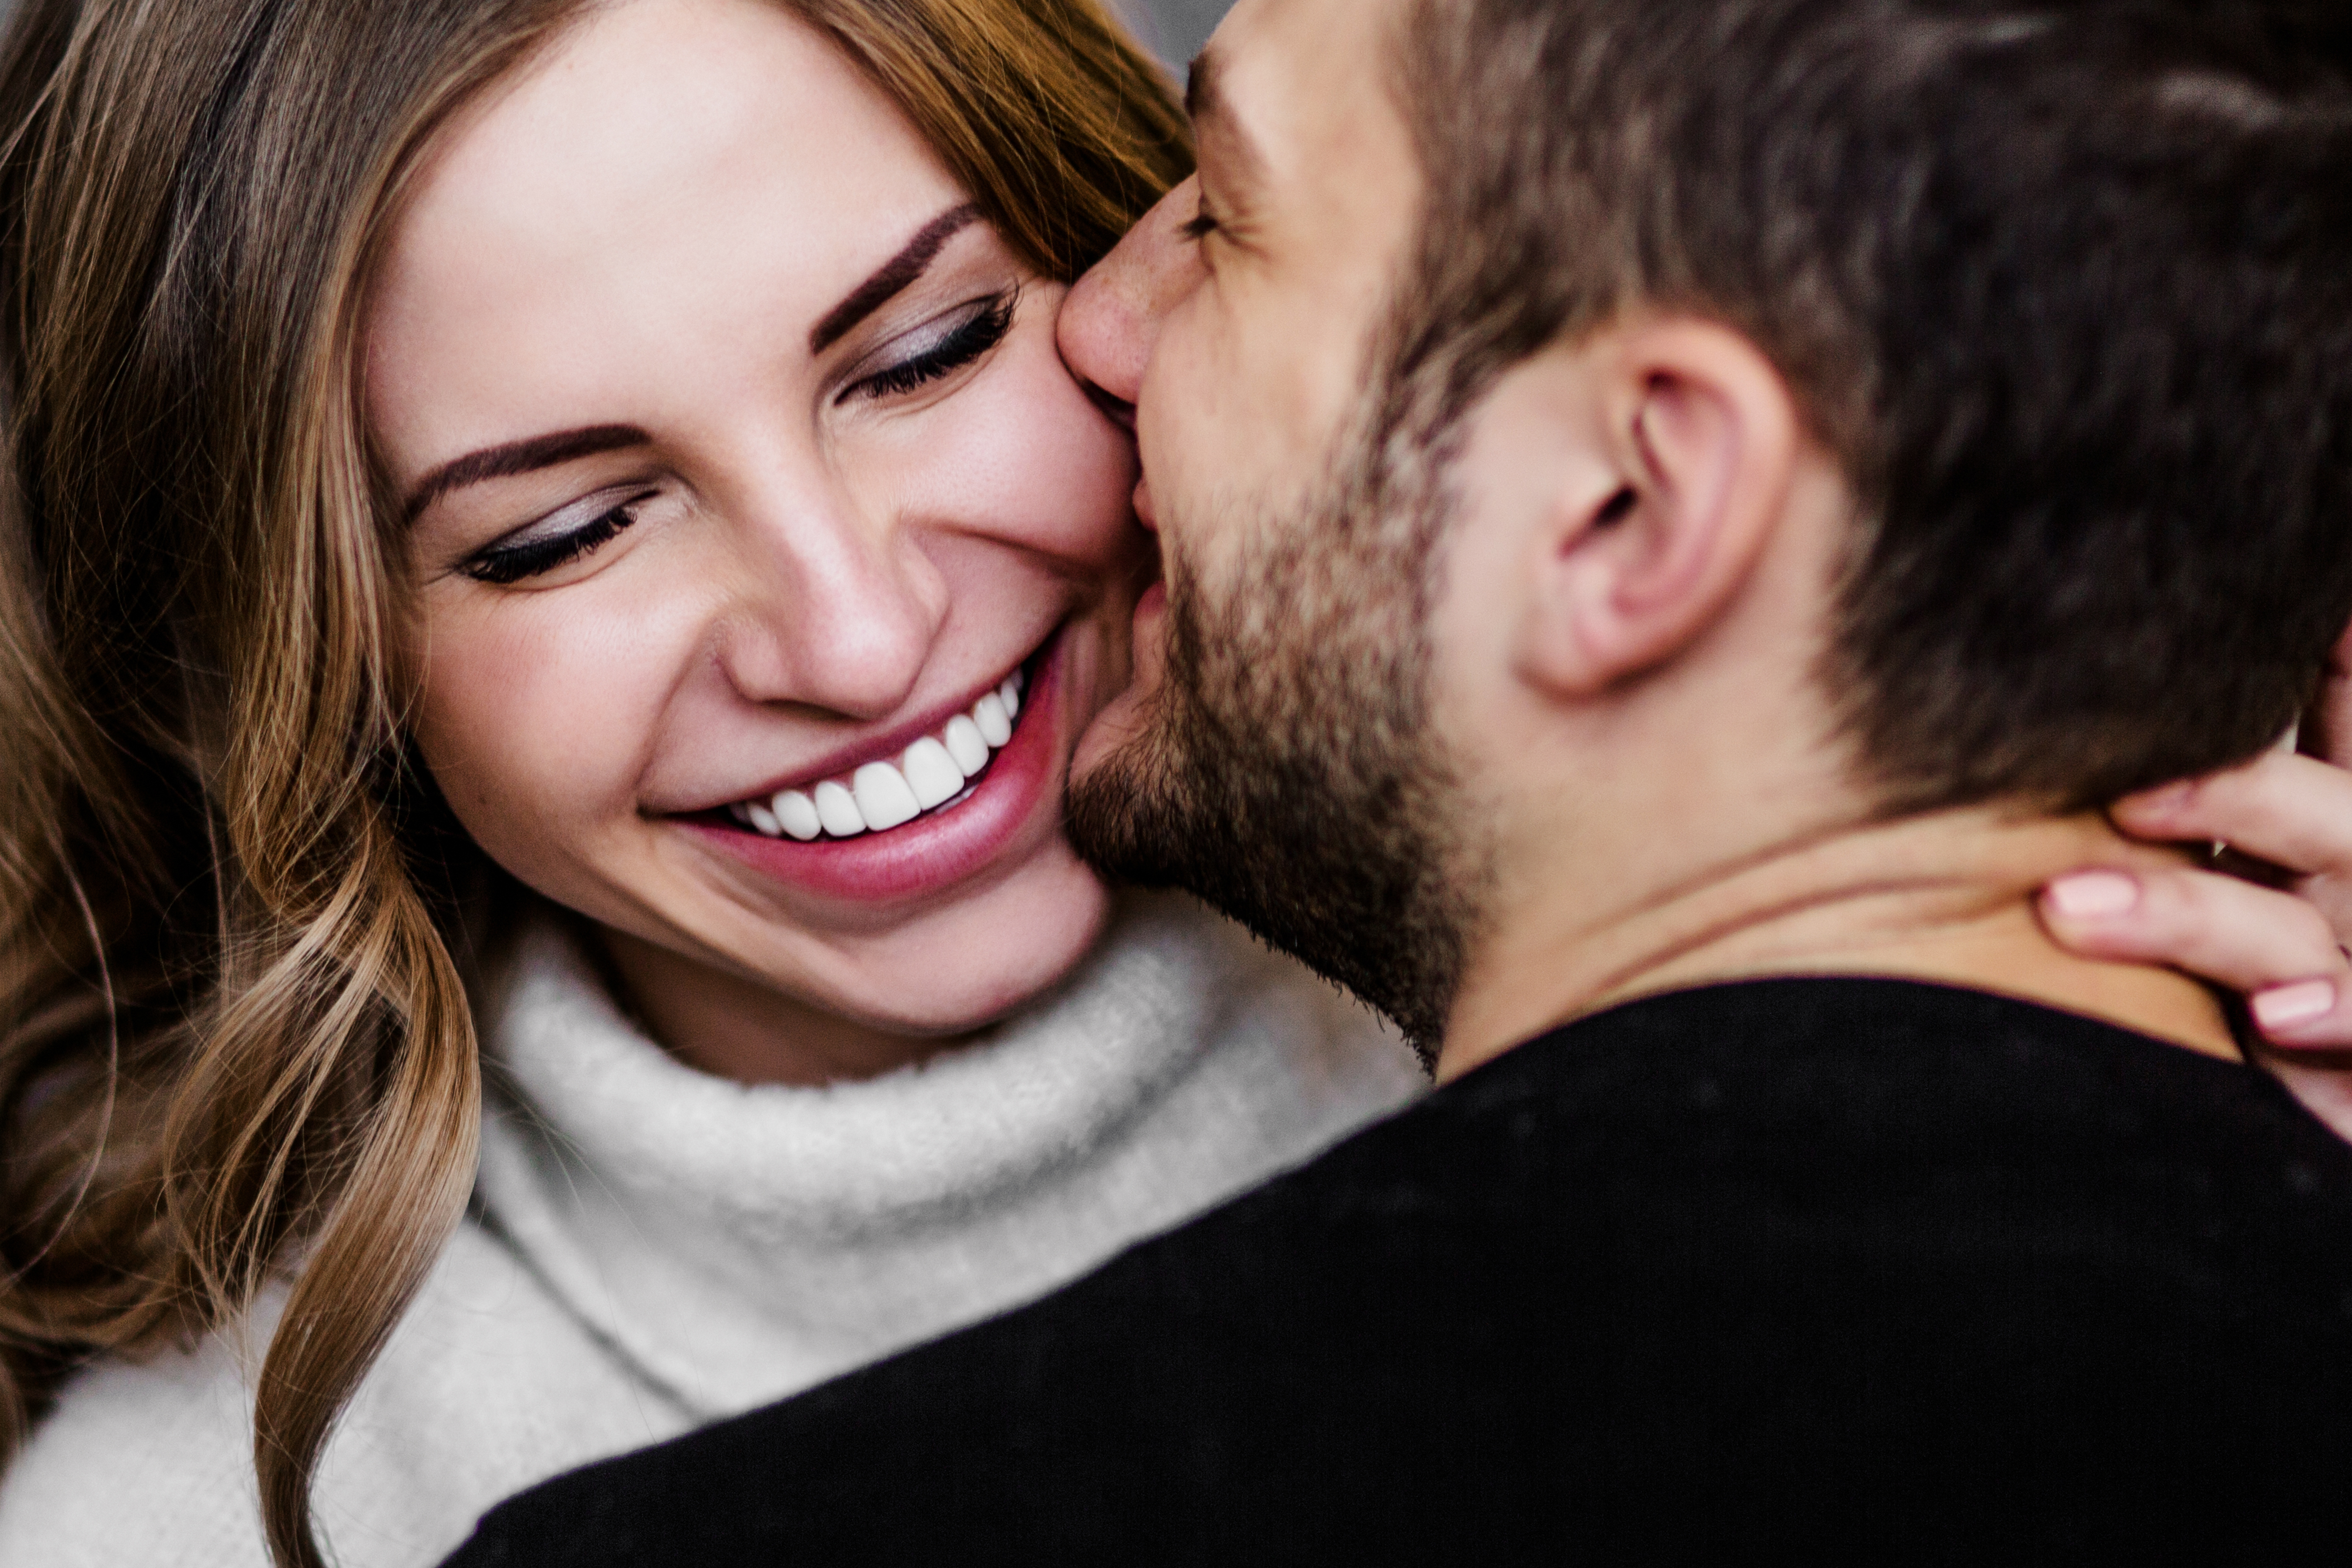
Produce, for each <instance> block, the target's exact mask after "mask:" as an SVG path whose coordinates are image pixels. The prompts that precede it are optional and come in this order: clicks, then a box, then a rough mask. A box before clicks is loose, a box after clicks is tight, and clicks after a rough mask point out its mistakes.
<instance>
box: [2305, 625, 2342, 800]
mask: <svg viewBox="0 0 2352 1568" xmlns="http://www.w3.org/2000/svg"><path fill="white" fill-rule="evenodd" d="M2304 744H2305V748H2306V749H2308V750H2309V751H2311V752H2314V753H2315V754H2316V755H2319V756H2324V757H2326V759H2327V760H2328V761H2330V762H2332V763H2336V765H2337V766H2338V767H2344V766H2352V626H2347V628H2345V632H2344V636H2343V637H2341V638H2339V639H2338V640H2337V642H2336V651H2335V653H2334V654H2333V655H2332V656H2331V657H2330V658H2328V661H2327V677H2326V679H2325V680H2323V681H2321V682H2320V686H2319V698H2318V700H2316V701H2315V702H2314V703H2313V704H2312V705H2311V711H2310V712H2309V713H2307V714H2305V716H2304Z"/></svg>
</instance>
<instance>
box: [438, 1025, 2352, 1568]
mask: <svg viewBox="0 0 2352 1568" xmlns="http://www.w3.org/2000/svg"><path fill="white" fill-rule="evenodd" d="M2347 1489H2352V1149H2347V1146H2346V1145H2344V1144H2342V1143H2340V1142H2338V1141H2337V1140H2336V1138H2335V1137H2334V1136H2333V1135H2332V1134H2330V1133H2329V1132H2328V1131H2326V1128H2324V1127H2323V1126H2322V1125H2320V1124H2319V1123H2318V1122H2316V1121H2314V1120H2312V1119H2311V1118H2310V1117H2309V1116H2308V1115H2307V1114H2305V1112H2304V1110H2302V1109H2301V1108H2300V1107H2299V1106H2298V1105H2297V1104H2296V1103H2295V1102H2294V1100H2293V1099H2292V1098H2291V1097H2290V1096H2288V1095H2287V1094H2285V1093H2284V1091H2283V1090H2281V1089H2279V1088H2278V1087H2277V1086H2276V1085H2275V1084H2274V1083H2273V1082H2272V1081H2271V1080H2270V1079H2268V1078H2266V1077H2264V1076H2263V1075H2262V1074H2260V1073H2258V1072H2256V1071H2253V1070H2252V1069H2250V1068H2244V1067H2239V1066H2234V1065H2231V1064H2228V1063H2223V1062H2218V1061H2214V1060H2211V1059H2209V1058H2202V1057H2199V1056H2196V1055H2193V1054H2191V1053H2189V1052H2188V1051H2185V1050H2181V1049H2179V1048H2178V1047H2170V1046H2167V1045H2164V1044H2161V1043H2159V1042H2157V1041H2153V1040H2149V1039H2147V1038H2145V1037H2140V1036H2137V1035H2133V1034H2129V1033H2126V1032H2124V1031H2122V1030H2119V1029H2116V1028H2112V1027H2109V1026H2105V1025H2102V1024H2097V1023H2093V1022H2090V1021H2087V1020H2084V1019H2081V1018H2077V1017H2074V1016H2067V1015H2064V1014H2061V1013H2056V1012H2053V1011H2050V1010H2048V1009H2045V1008H2042V1007H2036V1006H2032V1005H2026V1004H2022V1003H2018V1002H2013V1001H2009V1000H2005V999H2002V998H1999V997H1994V996H1989V995H1983V994H1977V993H1973V992H1966V991H1957V990H1950V989H1946V988H1942V987H1937V986H1929V985H1921V984H1908V983H1903V982H1894V981H1870V980H1787V981H1773V982H1765V983H1758V984H1741V985H1732V986H1722V987H1717V988H1714V989H1708V990H1701V991H1694V992H1688V993H1685V994H1678V995H1672V996H1666V997H1662V998H1658V999H1654V1000H1651V1001H1645V1002H1641V1003H1637V1004H1634V1005H1630V1006H1626V1007H1622V1008H1620V1009H1617V1010H1616V1011H1614V1012H1612V1013H1609V1014H1606V1015H1603V1016H1598V1017H1594V1018H1591V1019H1587V1020H1584V1021H1582V1022H1580V1023H1578V1024H1575V1025H1573V1026H1570V1027H1567V1028H1564V1029H1560V1030H1559V1031H1557V1032H1555V1033H1553V1034H1551V1035H1549V1036H1547V1037H1544V1038H1542V1039H1539V1040H1537V1041H1535V1042H1533V1043H1531V1044H1528V1045H1527V1046H1523V1047H1519V1048H1518V1049H1517V1050H1515V1051H1513V1052H1511V1053H1509V1054H1508V1055H1507V1056H1506V1057H1504V1058H1501V1059H1500V1060H1498V1061H1496V1062H1495V1063H1492V1064H1490V1065H1489V1066H1487V1067H1486V1068H1481V1069H1480V1070H1478V1071H1477V1072H1475V1073H1473V1074H1471V1075H1469V1076H1467V1077H1465V1079H1462V1080H1461V1081H1459V1082H1457V1083H1454V1084H1453V1085H1451V1086H1449V1087H1447V1088H1445V1089H1442V1090H1440V1091H1439V1092H1438V1093H1436V1094H1435V1095H1433V1096H1432V1097H1431V1098H1430V1099H1428V1100H1424V1101H1423V1103H1421V1104H1420V1105H1418V1106H1416V1107H1414V1108H1412V1110H1408V1111H1406V1112H1404V1113H1403V1114H1402V1115H1400V1116H1398V1117H1396V1118H1394V1119H1392V1120H1391V1121H1387V1122H1385V1123H1382V1124H1381V1125H1379V1126H1377V1127H1374V1128H1372V1129H1370V1131H1365V1132H1363V1133H1361V1134H1360V1135H1358V1136H1357V1137H1355V1138H1353V1139H1351V1140H1350V1141H1349V1142H1347V1143H1345V1144H1342V1145H1341V1146H1339V1148H1337V1149H1335V1150H1333V1151H1332V1152H1330V1153H1328V1154H1327V1155H1325V1156H1324V1157H1322V1158H1321V1159H1319V1160H1317V1161H1316V1162H1315V1163H1312V1164H1310V1165H1308V1166H1307V1167H1305V1168H1304V1169H1302V1170H1299V1171H1297V1172H1296V1173H1292V1174H1290V1175H1288V1176H1286V1177H1284V1178H1282V1179H1280V1180H1277V1181H1276V1182H1275V1183H1273V1184H1270V1185H1268V1186H1265V1187H1264V1188H1261V1189H1259V1190H1258V1191H1256V1192H1255V1193H1253V1194H1248V1195H1247V1196H1244V1197H1243V1198H1241V1199H1239V1200H1237V1201H1235V1202H1234V1203H1232V1204H1229V1205H1226V1206H1224V1207H1223V1208H1222V1209H1220V1210H1218V1211H1216V1212H1214V1213H1213V1214H1211V1215H1207V1216H1205V1217H1204V1218H1202V1219H1200V1220H1198V1221H1195V1222H1193V1223H1192V1224H1191V1225H1189V1226H1185V1227H1184V1228H1182V1229H1181V1230H1179V1231H1176V1232H1174V1233H1172V1234H1171V1235H1168V1236H1166V1237H1160V1238H1159V1239H1156V1240H1153V1241H1150V1242H1146V1243H1144V1244H1142V1245H1140V1246H1139V1247H1134V1248H1133V1249H1131V1250H1129V1252H1128V1253H1126V1254H1125V1255H1123V1256H1122V1257H1120V1258H1118V1259H1117V1260H1115V1261H1114V1262H1112V1263H1111V1264H1110V1265H1108V1267H1106V1268H1103V1269H1101V1270H1100V1271H1099V1272H1097V1273H1096V1274H1095V1275H1093V1276H1091V1277H1089V1278H1088V1279H1084V1280H1082V1281H1080V1282H1079V1283H1077V1284H1076V1285H1075V1286H1072V1287H1071V1288H1069V1289H1066V1290H1063V1291H1062V1292H1060V1293H1059V1294H1057V1295H1055V1296H1053V1297H1051V1298H1049V1299H1047V1300H1045V1301H1042V1302H1040V1303H1038V1304H1036V1305H1034V1306H1032V1307H1029V1308H1026V1309H1024V1310H1019V1311H1015V1312H1013V1313H1011V1314H1009V1315H1007V1316H1005V1317H1003V1318H1000V1319H997V1320H995V1321H992V1322H989V1323H985V1324H982V1325H981V1326H979V1327H977V1328H974V1329H971V1330H968V1331H964V1332H961V1333H959V1334H956V1335H953V1336H951V1337H950V1338H948V1339H945V1340H943V1341H940V1342H937V1343H934V1344H931V1345H929V1346H926V1347H923V1348H920V1349H918V1350H916V1351H913V1352H908V1353H907V1354H904V1355H901V1356H898V1357H897V1358H895V1359H894V1360H891V1361H889V1362H887V1363H882V1364H881V1365H878V1366H876V1367H872V1368H869V1369H866V1370H865V1371H863V1372H860V1373H856V1374H853V1375H851V1376H849V1377H845V1378H843V1379H841V1380H840V1381H838V1382H835V1383H834V1384H829V1385H827V1386H825V1387H824V1388H820V1389H818V1390H816V1391H814V1392H813V1393H811V1394H805V1395H803V1396H802V1397H800V1398H797V1399H794V1400H792V1401H790V1402H789V1403H786V1404H784V1405H777V1406H774V1407H772V1408H770V1409H767V1410H762V1411H759V1412H755V1413H753V1414H752V1415H747V1416H744V1417H742V1418H740V1419H738V1420H734V1421H730V1422H726V1423H723V1424H721V1425H719V1426H714V1427H710V1428H708V1429H706V1430H703V1431H701V1432H698V1433H695V1434H692V1435H690V1436H686V1437H683V1438H680V1439H678V1440H677V1441H675V1442H672V1443H669V1444H667V1445H665V1446H663V1447H657V1448H655V1449H652V1450H650V1451H648V1452H646V1453H643V1454H638V1455H634V1456H629V1457H626V1458H621V1459H617V1460H614V1461H610V1462H608V1463H605V1464H602V1465H598V1466H594V1467H592V1468H588V1469H586V1470H583V1471H580V1472H577V1473H575V1474H573V1475H571V1476H568V1477H563V1478H560V1479H557V1480H554V1481H551V1482H550V1483H548V1484H546V1485H544V1486H541V1487H540V1488H537V1489H534V1490H532V1491H530V1492H527V1493H525V1494H523V1495H522V1496H521V1497H520V1498H519V1499H516V1500H512V1501H509V1502H508V1503H506V1504H505V1505H503V1506H502V1507H500V1508H499V1509H498V1510H496V1511H494V1512H493V1513H491V1514H490V1515H489V1516H488V1519H487V1520H486V1521H484V1523H483V1525H482V1527H481V1529H480V1531H479V1532H478V1534H477V1535H476V1537H475V1539H474V1540H473V1542H470V1543H469V1544H468V1546H467V1548H466V1549H465V1550H464V1551H462V1552H459V1553H458V1555H457V1558H456V1559H454V1560H453V1561H454V1563H458V1564H463V1565H465V1568H491V1565H494V1564H496V1565H515V1564H535V1563H546V1564H554V1563H563V1564H570V1565H575V1568H576V1565H583V1564H594V1563H615V1564H618V1563H628V1564H634V1565H638V1568H646V1565H657V1564H665V1563H677V1564H694V1565H696V1568H719V1565H724V1564H732V1563H795V1564H798V1563H858V1564H871V1563H907V1564H918V1563H919V1564H923V1565H924V1568H935V1565H937V1564H940V1563H1106V1564H1133V1563H1203V1564H1207V1563H1217V1564H1223V1563H1287V1562H1301V1561H1324V1560H1328V1561H1334V1562H1343V1561H1344V1562H1350V1563H1454V1562H1476V1561H1481V1560H1489V1561H1499V1562H1538V1561H1540V1562H1547V1563H1549V1562H1578V1561H1597V1562H1606V1563H1618V1562H1630V1561H1643V1560H1655V1559H1678V1560H1698V1559H1702V1558H1703V1559H1706V1560H1711V1561H1712V1560H1719V1559H1722V1558H1724V1557H1729V1558H1731V1559H1734V1560H1747V1559H1749V1558H1761V1557H1766V1556H1769V1557H1774V1558H1784V1557H1789V1556H1790V1555H1792V1554H1796V1555H1822V1554H1829V1553H1837V1554H1841V1555H1846V1556H1852V1555H1855V1554H1860V1553H1868V1554H1869V1555H1870V1556H1872V1557H1874V1558H1877V1559H1880V1560H1884V1561H1889V1562H1904V1563H1914V1562H1936V1563H1941V1562H1952V1563H1958V1562H1969V1563H1996V1562H1999V1563H2013V1562H2061V1561H2072V1560H2081V1559H2084V1558H2100V1559H2115V1558H2117V1557H2120V1556H2124V1555H2126V1554H2128V1555H2130V1556H2132V1557H2133V1558H2135V1559H2136V1560H2137V1561H2140V1562H2147V1561H2151V1560H2158V1561H2160V1560H2189V1559H2191V1558H2196V1557H2199V1556H2202V1555H2204V1554H2206V1553H2208V1552H2210V1553H2212V1554H2213V1557H2214V1559H2215V1560H2217V1561H2226V1562H2246V1561H2250V1560H2263V1561H2281V1560H2309V1561H2320V1562H2336V1563H2344V1562H2352V1510H2347V1509H2346V1508H2345V1507H2344V1506H2343V1502H2342V1500H2343V1499H2344V1498H2345V1497H2346V1496H2347Z"/></svg>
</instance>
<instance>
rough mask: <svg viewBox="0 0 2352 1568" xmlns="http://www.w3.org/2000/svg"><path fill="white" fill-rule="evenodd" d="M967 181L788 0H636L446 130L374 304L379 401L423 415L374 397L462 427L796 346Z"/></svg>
mask: <svg viewBox="0 0 2352 1568" xmlns="http://www.w3.org/2000/svg"><path fill="white" fill-rule="evenodd" d="M960 199H961V198H960V196H959V194H958V191H957V187H956V185H955V183H954V181H953V180H952V179H951V177H950V175H949V174H947V173H946V171H945V170H944V169H943V168H942V167H941V166H940V163H939V161H938V160H937V158H936V157H935V156H934V155H933V154H932V153H931V152H930V150H929V147H928V146H927V145H926V144H925V143H924V142H923V141H922V139H921V137H920V136H919V133H918V132H916V131H915V129H914V128H913V127H912V126H911V125H910V124H909V123H908V121H907V120H906V119H905V117H904V116H903V115H902V114H900V113H899V111H898V109H897V108H896V106H895V105H893V104H892V103H891V102H890V100H888V99H887V97H886V96H884V95H883V94H882V93H881V92H880V91H879V90H877V89H876V88H875V87H873V85H872V84H871V83H870V82H868V81H867V80H866V78H865V77H864V76H863V75H861V74H860V73H859V72H858V70H857V69H856V68H855V67H854V66H852V65H851V64H850V63H849V62H848V61H847V60H846V59H845V58H843V57H842V56H841V54H840V53H839V52H838V51H837V50H836V49H835V47H833V46H832V45H830V44H829V43H828V42H827V41H825V40H824V38H823V37H820V36H819V35H817V34H816V33H815V32H814V31H813V30H812V29H811V28H809V27H808V26H806V25H805V24H803V23H802V22H801V21H799V20H798V19H796V18H794V17H793V16H791V15H790V14H789V13H788V12H786V11H785V10H784V9H783V8H782V7H781V6H778V5H772V4H769V3H766V0H629V3H628V4H626V5H621V6H618V7H614V8H612V9H609V10H603V11H599V12H596V13H593V14H592V15H591V16H589V17H588V18H586V19H585V20H583V22H582V23H581V24H579V25H578V26H575V27H573V28H572V29H571V30H570V31H568V32H567V33H566V34H565V35H563V36H562V37H561V38H559V39H558V40H557V41H556V42H555V43H554V44H552V45H551V47H549V49H548V50H547V51H545V52H544V53H543V54H542V55H541V57H539V58H536V59H534V60H533V61H531V62H530V64H528V65H527V66H525V67H523V68H520V69H519V70H518V71H517V72H516V73H515V74H514V76H513V77H512V78H511V79H509V80H508V81H506V82H503V83H501V84H499V86H498V87H496V88H494V89H492V90H491V91H490V92H489V93H488V94H487V95H485V97H484V99H483V100H482V101H481V102H479V103H478V104H477V105H475V106H474V107H473V108H472V110H470V111H469V112H468V113H467V114H466V115H464V116H463V117H461V118H460V119H459V120H458V121H456V122H455V123H453V124H452V126H451V127H450V128H449V130H448V131H447V132H445V133H444V136H443V139H442V142H441V144H440V145H439V146H438V147H437V148H436V149H435V152H434V154H433V156H432V157H431V158H430V160H429V161H428V163H427V164H426V166H425V169H424V171H423V174H422V176H421V178H420V180H419V182H418V184H417V187H416V190H415V195H414V196H413V198H412V199H411V202H410V203H409V205H408V206H407V208H406V210H405V211H404V213H403V215H402V217H401V219H400V222H399V224H398V226H397V227H396V229H395V231H394V236H393V242H392V246H391V248H390V252H389V254H388V256H387V258H386V264H385V266H384V268H383V271H382V272H381V273H380V274H379V279H378V282H377V285H376V289H375V293H374V296H373V300H372V301H371V309H370V318H369V340H370V342H369V357H370V378H371V402H372V404H375V405H378V407H377V411H378V413H379V414H380V415H383V416H390V417H391V418H392V420H393V422H394V424H395V425H400V424H407V423H410V422H411V421H412V419H413V417H414V416H417V415H419V414H421V413H422V412H423V410H421V409H417V408H411V407H387V406H384V405H386V404H387V403H388V404H391V405H410V404H415V403H416V402H417V401H418V399H416V398H415V397H412V396H409V395H407V394H409V393H410V392H412V391H414V390H416V389H421V388H424V387H430V389H431V392H432V398H431V402H432V404H433V405H434V406H435V407H436V408H438V409H439V410H440V411H441V413H442V414H443V415H444V416H446V417H447V418H450V419H454V420H456V421H457V422H458V423H459V424H460V425H462V426H464V427H466V428H467V429H468V430H471V429H473V428H475V427H477V426H478V425H479V423H480V420H481V418H482V416H484V415H485V414H486V413H489V412H492V411H495V410H497V409H500V408H503V407H504V406H505V405H509V404H510V403H511V402H512V401H513V399H514V397H515V396H516V395H517V393H518V391H519V390H521V389H524V388H525V387H527V384H529V383H530V382H531V381H532V380H533V379H534V378H537V379H549V380H554V381H558V382H562V381H572V382H575V383H576V382H578V381H580V380H582V379H583V378H584V379H586V380H588V381H591V382H593V380H594V379H596V378H597V377H599V376H601V375H606V374H644V372H643V363H644V360H645V357H646V355H647V354H649V353H654V354H660V355H665V356H677V355H692V356H696V357H698V358H703V357H704V356H709V355H713V354H717V355H722V356H723V355H725V354H726V353H730V352H733V353H743V352H746V350H747V349H748V348H749V347H750V345H751V343H753V342H758V343H759V344H761V345H763V346H770V347H771V348H772V346H774V345H783V344H789V343H791V342H794V341H799V342H802V344H803V348H804V347H805V342H806V338H807V334H808V331H809V329H810V326H811V325H812V324H813V323H814V321H817V320H818V319H820V318H821V317H822V316H823V315H824V313H825V312H826V311H827V310H830V309H831V308H832V307H833V306H835V304H837V303H838V301H839V300H840V298H841V297H842V295H843V293H844V292H845V291H846V290H848V289H853V288H855V287H856V283H857V282H858V281H859V280H860V279H863V278H865V277H866V276H867V275H868V274H869V273H870V272H871V271H872V269H873V268H874V267H875V266H876V265H877V263H878V261H880V260H882V259H887V256H888V255H889V254H890V253H891V252H892V251H893V250H894V249H895V248H896V247H898V245H900V244H902V243H903V242H904V239H905V235H906V233H907V232H908V231H909V230H910V229H912V228H916V227H919V226H921V225H922V224H923V223H924V222H925V221H927V220H928V219H929V218H930V217H931V216H933V215H935V214H936V213H938V212H939V211H940V210H941V208H942V207H943V206H945V205H951V204H953V203H954V202H956V201H958V200H960ZM717 370H718V366H717V365H716V364H715V363H713V364H712V371H713V373H714V374H715V373H717ZM575 390H576V388H575ZM484 402H487V403H488V405H489V407H488V409H485V408H482V407H471V408H469V407H468V405H470V404H478V403H484ZM383 434H384V435H385V436H387V437H390V445H392V446H393V447H394V448H398V447H406V446H408V445H410V444H411V443H410V441H409V440H406V439H403V438H402V434H401V432H398V431H386V432H383ZM412 434H413V435H414V436H415V437H416V438H418V439H424V440H427V441H428V442H429V440H430V439H431V436H432V433H431V432H429V431H425V430H418V431H415V432H413V433H412Z"/></svg>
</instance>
